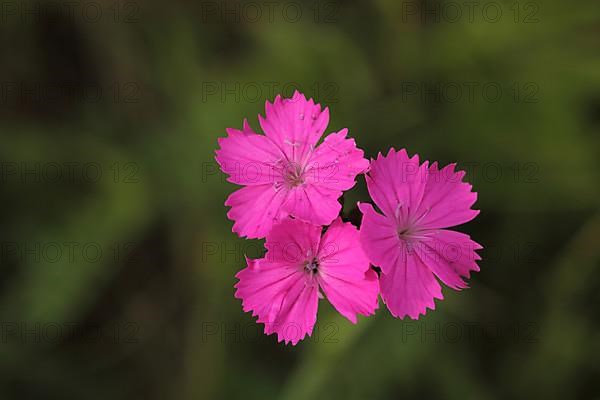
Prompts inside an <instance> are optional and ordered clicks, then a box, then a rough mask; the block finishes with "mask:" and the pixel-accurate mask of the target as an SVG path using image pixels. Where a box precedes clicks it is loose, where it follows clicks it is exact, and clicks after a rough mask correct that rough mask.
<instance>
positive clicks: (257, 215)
mask: <svg viewBox="0 0 600 400" xmlns="http://www.w3.org/2000/svg"><path fill="white" fill-rule="evenodd" d="M265 107H266V112H265V118H262V117H261V116H259V120H260V125H261V127H262V130H263V131H264V133H265V134H264V135H259V134H256V133H255V132H254V131H253V130H252V128H251V127H250V125H249V124H248V123H247V122H246V121H244V128H243V130H242V131H240V130H237V129H227V134H228V136H227V137H226V138H220V139H219V145H220V146H221V148H220V149H219V150H217V152H216V160H217V162H218V163H219V165H220V166H221V170H222V171H223V172H225V173H226V174H227V175H229V177H228V181H229V182H232V183H235V184H237V185H243V186H245V187H243V188H242V189H239V190H238V191H236V192H234V193H232V194H231V195H230V196H229V198H228V199H227V200H226V202H225V205H226V206H230V207H231V209H230V210H229V212H228V213H227V216H228V217H229V219H231V220H233V221H235V223H234V225H233V231H234V232H236V233H238V234H239V235H240V236H246V237H248V238H262V237H265V236H266V235H267V233H268V232H269V230H270V229H271V227H272V226H273V224H274V223H275V222H276V221H278V220H281V219H282V218H284V217H287V216H290V215H291V216H293V217H295V218H297V219H300V220H302V221H306V222H310V223H312V224H315V225H329V224H330V223H331V222H332V221H333V220H334V219H335V218H336V217H337V216H338V214H339V212H340V209H341V204H340V203H339V202H338V198H339V197H340V196H341V195H342V192H343V191H344V190H348V189H350V188H351V187H352V186H354V184H355V183H356V182H355V179H356V175H358V174H359V173H361V172H364V171H365V170H366V169H367V168H368V165H369V162H368V161H367V160H366V159H365V158H364V157H363V152H362V150H360V149H358V148H357V147H356V143H355V142H354V140H353V139H348V138H346V134H347V132H348V130H347V129H342V130H341V131H339V132H337V133H332V134H330V135H328V136H326V137H325V139H324V141H323V143H321V144H320V145H318V146H317V142H318V141H319V139H320V138H321V136H322V135H323V132H325V128H326V127H327V124H328V122H329V110H328V109H327V108H325V109H324V110H322V111H321V106H320V105H319V104H315V103H314V102H313V100H312V99H310V100H306V97H304V95H303V94H301V93H299V92H296V93H294V96H293V97H292V98H291V99H282V98H281V97H280V96H277V98H275V101H274V102H273V104H270V103H269V102H267V103H266V105H265Z"/></svg>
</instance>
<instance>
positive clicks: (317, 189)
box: [283, 183, 342, 225]
mask: <svg viewBox="0 0 600 400" xmlns="http://www.w3.org/2000/svg"><path fill="white" fill-rule="evenodd" d="M339 196H340V193H339V192H338V191H336V190H331V189H327V188H326V187H321V186H319V185H313V184H308V183H305V184H303V185H300V186H297V187H295V188H292V189H290V190H289V192H288V193H287V198H286V200H285V203H284V204H283V210H284V211H285V212H286V213H288V214H290V215H293V216H294V217H296V218H299V219H301V220H303V221H306V222H310V223H312V224H315V225H329V224H330V223H331V222H332V221H333V220H334V219H335V218H336V217H337V216H338V215H339V213H340V210H341V209H342V205H341V204H340V202H339V201H338V198H339Z"/></svg>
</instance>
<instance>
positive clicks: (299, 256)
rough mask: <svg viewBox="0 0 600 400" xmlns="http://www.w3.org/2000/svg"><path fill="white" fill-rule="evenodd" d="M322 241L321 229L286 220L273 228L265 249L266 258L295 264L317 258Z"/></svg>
mask: <svg viewBox="0 0 600 400" xmlns="http://www.w3.org/2000/svg"><path fill="white" fill-rule="evenodd" d="M320 241H321V227H320V226H317V225H312V224H308V223H306V222H303V221H299V220H297V219H291V218H286V219H284V220H283V221H281V222H280V223H278V224H276V225H274V226H273V229H272V230H271V231H270V232H269V234H268V236H267V240H266V243H265V247H266V248H267V254H266V255H265V258H266V259H268V260H269V261H271V262H281V263H287V264H294V265H298V266H300V267H301V265H300V264H301V263H302V262H303V261H305V260H307V259H309V258H311V257H312V258H314V257H316V256H317V253H318V251H319V243H320Z"/></svg>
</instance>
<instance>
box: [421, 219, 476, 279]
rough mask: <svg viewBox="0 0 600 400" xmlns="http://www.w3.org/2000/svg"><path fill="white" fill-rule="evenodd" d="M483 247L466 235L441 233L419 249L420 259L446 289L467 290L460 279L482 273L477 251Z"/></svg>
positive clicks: (442, 231) (450, 232)
mask: <svg viewBox="0 0 600 400" xmlns="http://www.w3.org/2000/svg"><path fill="white" fill-rule="evenodd" d="M481 248H482V247H481V245H479V244H478V243H476V242H474V241H473V240H471V238H470V237H469V235H465V234H464V233H460V232H455V231H450V230H445V229H440V230H438V231H436V232H435V234H434V235H433V236H432V237H431V239H429V240H425V241H423V242H422V243H420V244H419V246H417V247H416V251H417V254H418V257H419V258H420V259H421V261H422V262H423V263H424V264H425V265H427V267H428V268H429V269H430V270H431V271H433V273H434V274H435V275H436V276H437V277H438V278H439V279H440V280H441V281H442V282H443V283H444V284H446V285H448V286H449V287H451V288H453V289H462V288H465V287H467V285H466V284H465V283H464V281H463V280H462V279H461V277H465V278H469V277H470V274H471V271H479V266H478V265H477V260H480V259H481V257H479V255H478V254H477V253H476V252H475V250H478V249H481Z"/></svg>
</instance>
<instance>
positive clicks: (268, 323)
mask: <svg viewBox="0 0 600 400" xmlns="http://www.w3.org/2000/svg"><path fill="white" fill-rule="evenodd" d="M321 230H322V227H321V226H316V225H311V224H308V223H306V222H302V221H299V220H295V219H291V218H286V219H285V220H283V221H282V222H280V223H278V224H277V225H275V226H274V227H273V229H272V230H271V231H270V233H269V234H268V235H267V240H266V243H265V247H266V248H267V253H266V254H265V257H264V258H261V259H258V260H247V263H248V267H247V268H245V269H243V270H242V271H240V272H239V273H238V274H237V275H236V277H237V278H238V279H239V282H238V283H237V284H236V286H235V287H236V289H237V290H236V293H235V297H236V298H239V299H242V305H243V308H244V311H246V312H248V311H252V315H253V316H258V321H257V322H259V323H264V324H265V333H266V334H267V335H270V334H272V333H274V332H275V333H277V338H278V341H285V343H286V344H287V343H288V342H291V343H292V344H294V345H295V344H296V343H298V342H299V341H300V340H301V339H303V338H304V337H305V336H306V335H307V334H308V335H311V333H312V330H313V326H314V325H315V322H316V319H317V302H318V299H319V298H320V297H322V295H321V294H320V292H319V289H322V290H323V292H324V293H325V296H327V298H328V299H329V301H330V302H331V304H333V306H334V307H335V309H336V310H337V311H338V312H339V313H340V314H342V315H343V316H344V317H346V318H348V319H349V320H350V321H352V323H356V314H362V315H371V314H373V313H374V311H375V309H376V308H377V306H378V304H377V297H378V294H379V286H378V281H377V273H375V271H373V270H372V269H370V266H369V260H368V259H367V256H366V255H365V254H364V252H363V251H362V249H361V247H360V243H359V239H358V237H359V234H358V229H356V228H355V227H354V226H353V225H352V224H350V223H343V222H342V220H341V219H340V218H338V219H336V220H335V221H334V222H333V224H331V226H330V227H329V228H328V229H327V231H326V232H325V234H324V235H323V236H322V237H321Z"/></svg>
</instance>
